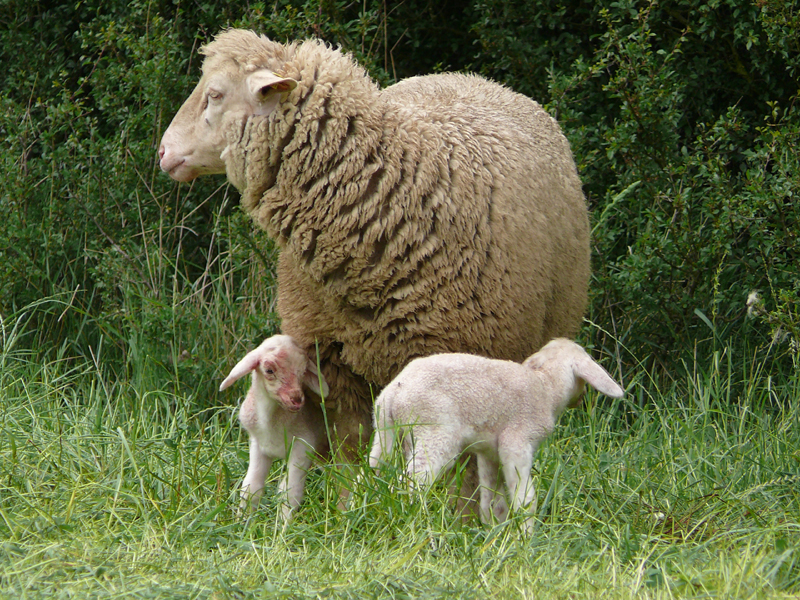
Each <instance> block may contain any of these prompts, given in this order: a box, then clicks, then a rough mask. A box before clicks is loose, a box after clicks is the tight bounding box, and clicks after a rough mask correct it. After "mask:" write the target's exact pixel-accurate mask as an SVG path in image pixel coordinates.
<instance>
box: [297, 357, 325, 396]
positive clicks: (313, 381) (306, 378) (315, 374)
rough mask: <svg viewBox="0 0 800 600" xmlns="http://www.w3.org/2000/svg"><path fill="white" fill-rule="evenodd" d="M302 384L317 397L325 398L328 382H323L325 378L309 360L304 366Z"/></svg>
mask: <svg viewBox="0 0 800 600" xmlns="http://www.w3.org/2000/svg"><path fill="white" fill-rule="evenodd" d="M303 383H305V384H306V386H307V387H308V389H310V390H311V391H312V392H314V393H315V394H316V395H317V396H322V397H323V398H325V397H326V396H327V395H328V382H327V381H325V377H324V376H323V375H322V373H320V372H319V371H318V370H317V365H316V364H315V363H314V361H313V360H311V359H309V360H308V364H307V365H306V372H305V374H304V375H303Z"/></svg>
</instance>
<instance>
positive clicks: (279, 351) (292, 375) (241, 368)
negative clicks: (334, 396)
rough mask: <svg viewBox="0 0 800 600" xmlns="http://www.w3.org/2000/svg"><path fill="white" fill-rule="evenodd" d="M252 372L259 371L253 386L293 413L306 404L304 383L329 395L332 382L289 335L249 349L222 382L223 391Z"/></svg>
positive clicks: (270, 339) (277, 337) (323, 394)
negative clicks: (251, 349) (326, 380)
mask: <svg viewBox="0 0 800 600" xmlns="http://www.w3.org/2000/svg"><path fill="white" fill-rule="evenodd" d="M250 373H255V374H256V376H255V377H254V378H253V383H252V385H253V386H261V387H262V388H263V389H262V391H263V393H264V394H266V398H268V399H273V400H277V401H278V402H279V403H280V404H281V405H283V407H284V408H285V409H286V410H288V411H290V412H296V411H298V410H300V408H301V407H302V406H303V402H304V401H305V396H304V395H303V389H302V386H303V385H305V386H306V387H308V388H309V389H311V390H312V391H314V392H315V393H317V394H318V395H321V396H326V395H327V394H328V384H327V383H326V382H325V379H324V378H323V377H321V376H320V375H319V373H318V372H317V367H316V365H315V364H314V363H313V362H312V361H310V360H309V359H308V357H307V356H306V354H305V352H303V350H302V349H301V348H300V347H299V346H297V344H295V342H294V340H292V338H291V337H289V336H288V335H274V336H272V337H271V338H267V339H266V340H264V342H263V343H262V344H261V345H260V346H259V347H258V348H256V349H255V350H253V351H251V352H249V353H248V354H247V355H246V356H245V357H244V358H243V359H242V360H240V361H239V362H238V363H237V364H236V366H235V367H233V369H232V370H231V372H230V374H229V375H228V376H227V377H226V378H225V380H224V381H223V382H222V385H220V387H219V389H220V391H222V390H224V389H226V388H228V387H230V386H231V385H232V384H233V383H234V382H235V381H238V380H239V379H241V378H242V377H244V376H245V375H249V374H250ZM256 397H257V398H258V397H263V396H260V395H257V396H256Z"/></svg>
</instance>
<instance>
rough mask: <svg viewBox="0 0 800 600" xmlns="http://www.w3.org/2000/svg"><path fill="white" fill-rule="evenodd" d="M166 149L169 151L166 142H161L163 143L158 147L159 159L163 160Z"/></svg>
mask: <svg viewBox="0 0 800 600" xmlns="http://www.w3.org/2000/svg"><path fill="white" fill-rule="evenodd" d="M166 151H167V149H166V148H164V144H161V145H160V146H159V147H158V159H159V160H162V159H163V158H164V153H165V152H166Z"/></svg>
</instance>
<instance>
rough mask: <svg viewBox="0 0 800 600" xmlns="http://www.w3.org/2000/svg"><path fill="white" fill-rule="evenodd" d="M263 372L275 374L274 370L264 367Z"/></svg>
mask: <svg viewBox="0 0 800 600" xmlns="http://www.w3.org/2000/svg"><path fill="white" fill-rule="evenodd" d="M265 372H266V374H267V375H275V371H273V370H272V369H265Z"/></svg>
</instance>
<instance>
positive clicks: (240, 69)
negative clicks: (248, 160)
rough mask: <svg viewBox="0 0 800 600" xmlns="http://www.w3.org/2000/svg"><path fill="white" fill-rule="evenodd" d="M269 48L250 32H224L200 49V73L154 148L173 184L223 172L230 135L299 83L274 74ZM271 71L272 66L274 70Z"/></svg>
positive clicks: (263, 113)
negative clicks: (201, 73) (269, 64)
mask: <svg viewBox="0 0 800 600" xmlns="http://www.w3.org/2000/svg"><path fill="white" fill-rule="evenodd" d="M272 46H280V45H279V44H275V43H273V42H269V41H268V40H266V38H262V37H259V36H258V35H256V34H255V33H253V32H250V31H241V30H230V31H226V32H224V33H222V34H220V35H219V36H217V38H216V39H215V40H214V41H213V42H212V43H210V44H208V45H207V46H204V47H203V48H202V49H201V52H202V53H203V54H205V55H206V59H205V60H204V61H203V75H202V77H201V78H200V81H199V82H198V84H197V86H196V87H195V89H194V91H193V92H192V94H191V95H190V96H189V98H187V100H186V102H184V104H183V106H182V107H181V108H180V110H179V111H178V113H177V114H176V115H175V117H174V118H173V119H172V123H170V125H169V127H168V128H167V130H166V131H165V132H164V136H163V138H162V139H161V145H160V147H159V149H158V155H159V158H160V159H161V169H162V170H163V171H165V172H167V173H168V174H169V176H170V177H172V178H173V179H175V180H176V181H191V180H193V179H195V178H196V177H198V176H200V175H213V174H219V173H225V161H224V153H225V151H226V148H227V147H228V135H227V134H228V132H229V131H231V130H238V131H241V129H243V127H244V125H245V123H246V122H247V120H248V119H249V118H250V117H253V116H262V117H266V116H268V115H270V114H271V113H272V112H273V111H274V110H275V109H276V108H277V107H278V105H279V103H280V102H281V101H285V100H286V98H287V96H288V92H291V91H292V90H293V89H294V88H295V87H296V86H297V82H296V81H295V80H294V79H291V78H288V77H281V76H279V75H277V74H276V73H275V72H273V71H272V70H271V69H270V68H268V66H266V65H267V64H268V63H270V62H273V63H274V61H271V60H270V59H269V57H268V54H269V52H261V53H259V52H257V50H258V49H261V50H262V51H267V50H269V49H270V48H271V47H272ZM273 68H274V67H273Z"/></svg>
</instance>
